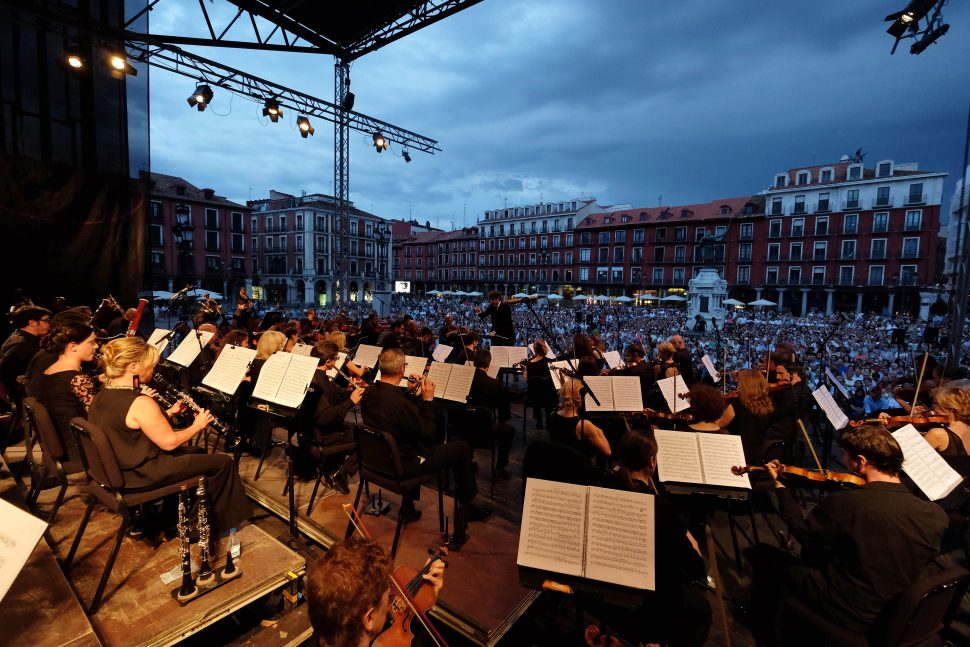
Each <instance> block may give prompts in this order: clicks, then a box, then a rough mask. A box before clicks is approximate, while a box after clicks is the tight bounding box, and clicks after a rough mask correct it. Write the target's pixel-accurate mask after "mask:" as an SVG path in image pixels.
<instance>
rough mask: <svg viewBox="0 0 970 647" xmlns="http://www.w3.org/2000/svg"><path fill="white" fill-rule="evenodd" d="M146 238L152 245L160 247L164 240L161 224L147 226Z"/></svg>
mask: <svg viewBox="0 0 970 647" xmlns="http://www.w3.org/2000/svg"><path fill="white" fill-rule="evenodd" d="M148 238H149V240H150V241H151V246H152V247H161V246H162V244H163V243H164V242H165V241H164V238H163V236H162V226H161V225H151V226H150V227H149V228H148Z"/></svg>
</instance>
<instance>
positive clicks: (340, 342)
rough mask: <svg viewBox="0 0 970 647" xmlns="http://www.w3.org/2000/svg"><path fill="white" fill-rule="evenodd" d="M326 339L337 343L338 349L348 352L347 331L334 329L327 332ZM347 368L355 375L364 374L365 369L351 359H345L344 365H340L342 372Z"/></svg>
mask: <svg viewBox="0 0 970 647" xmlns="http://www.w3.org/2000/svg"><path fill="white" fill-rule="evenodd" d="M325 341H329V342H332V343H334V344H336V345H337V350H339V351H340V352H341V353H346V352H347V333H345V332H342V331H340V330H334V331H333V332H330V333H327V335H326V337H325ZM345 368H346V370H347V372H348V373H350V375H352V376H354V377H363V376H364V369H362V368H361V367H359V366H357V365H356V364H354V363H353V362H351V361H350V360H349V359H348V360H344V364H343V366H341V367H340V372H342V371H343V370H344V369H345Z"/></svg>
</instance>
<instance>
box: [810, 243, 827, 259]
mask: <svg viewBox="0 0 970 647" xmlns="http://www.w3.org/2000/svg"><path fill="white" fill-rule="evenodd" d="M828 247H829V244H828V243H827V242H825V241H824V240H822V241H818V242H816V243H815V248H814V251H813V252H812V260H813V261H824V260H825V255H826V253H827V252H828Z"/></svg>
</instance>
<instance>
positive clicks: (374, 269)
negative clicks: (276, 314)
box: [248, 191, 392, 306]
mask: <svg viewBox="0 0 970 647" xmlns="http://www.w3.org/2000/svg"><path fill="white" fill-rule="evenodd" d="M248 204H249V207H250V208H251V209H252V215H251V217H250V219H251V232H252V236H251V247H252V250H253V257H254V271H253V273H254V277H255V278H254V284H255V285H257V286H259V288H260V291H261V293H262V300H263V301H264V302H265V303H267V304H270V305H273V304H281V305H282V304H289V303H303V304H313V305H321V306H323V305H329V304H333V303H334V302H335V301H337V300H339V296H340V295H337V294H336V291H339V288H338V287H337V286H336V285H335V281H334V275H333V260H334V256H335V255H340V254H342V255H344V256H345V257H346V258H347V268H348V279H347V292H346V298H347V299H349V300H350V301H351V302H370V301H371V300H372V299H373V293H374V291H375V290H376V289H380V286H381V284H382V283H387V284H389V282H390V281H391V272H390V258H391V257H390V251H391V240H392V233H391V225H390V223H389V222H388V221H385V220H384V219H382V218H380V217H378V216H375V215H374V214H371V213H367V212H365V211H361V210H360V209H357V208H355V207H354V206H353V204H351V205H350V210H349V219H348V229H349V232H350V237H349V246H348V249H346V250H340V248H339V243H338V241H339V238H338V235H337V232H336V231H335V226H334V223H335V219H336V200H335V198H333V197H332V196H328V195H321V194H312V195H303V196H293V195H289V194H286V193H281V192H279V191H271V192H270V197H269V198H266V199H263V200H251V201H249V203H248ZM385 289H388V288H387V287H385Z"/></svg>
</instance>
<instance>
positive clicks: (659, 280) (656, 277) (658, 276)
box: [653, 267, 664, 285]
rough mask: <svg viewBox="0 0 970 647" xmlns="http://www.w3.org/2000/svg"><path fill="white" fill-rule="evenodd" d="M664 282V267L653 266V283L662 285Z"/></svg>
mask: <svg viewBox="0 0 970 647" xmlns="http://www.w3.org/2000/svg"><path fill="white" fill-rule="evenodd" d="M663 282H664V268H662V267H655V268H653V284H654V285H663Z"/></svg>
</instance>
